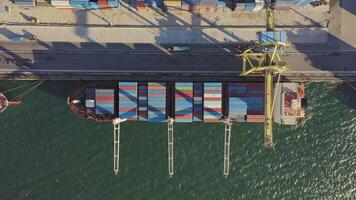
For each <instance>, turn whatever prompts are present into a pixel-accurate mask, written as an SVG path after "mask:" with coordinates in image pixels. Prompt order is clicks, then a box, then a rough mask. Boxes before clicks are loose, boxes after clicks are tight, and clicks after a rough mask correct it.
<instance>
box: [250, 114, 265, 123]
mask: <svg viewBox="0 0 356 200" xmlns="http://www.w3.org/2000/svg"><path fill="white" fill-rule="evenodd" d="M246 121H247V122H264V121H265V116H264V115H247V119H246Z"/></svg>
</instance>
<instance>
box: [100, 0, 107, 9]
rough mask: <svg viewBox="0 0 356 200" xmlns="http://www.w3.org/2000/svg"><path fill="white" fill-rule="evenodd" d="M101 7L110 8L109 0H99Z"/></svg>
mask: <svg viewBox="0 0 356 200" xmlns="http://www.w3.org/2000/svg"><path fill="white" fill-rule="evenodd" d="M98 4H99V6H100V8H109V5H108V0H98Z"/></svg>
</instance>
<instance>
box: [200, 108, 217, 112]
mask: <svg viewBox="0 0 356 200" xmlns="http://www.w3.org/2000/svg"><path fill="white" fill-rule="evenodd" d="M204 111H207V112H221V108H204Z"/></svg>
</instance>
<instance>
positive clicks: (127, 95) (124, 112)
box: [118, 82, 138, 120]
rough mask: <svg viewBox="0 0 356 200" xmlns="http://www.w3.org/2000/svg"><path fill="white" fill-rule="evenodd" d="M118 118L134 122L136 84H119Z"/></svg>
mask: <svg viewBox="0 0 356 200" xmlns="http://www.w3.org/2000/svg"><path fill="white" fill-rule="evenodd" d="M118 87H119V88H118V93H119V94H118V96H119V104H118V105H119V112H118V113H119V117H120V118H122V119H128V120H136V119H137V118H138V116H137V102H138V100H137V82H119V83H118Z"/></svg>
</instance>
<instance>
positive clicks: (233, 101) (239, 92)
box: [228, 83, 247, 122]
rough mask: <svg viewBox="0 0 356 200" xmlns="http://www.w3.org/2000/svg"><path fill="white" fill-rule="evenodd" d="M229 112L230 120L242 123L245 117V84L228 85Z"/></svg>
mask: <svg viewBox="0 0 356 200" xmlns="http://www.w3.org/2000/svg"><path fill="white" fill-rule="evenodd" d="M228 87H229V111H228V116H229V118H230V119H232V120H235V121H238V122H244V121H245V119H246V115H247V100H246V83H229V84H228Z"/></svg>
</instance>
